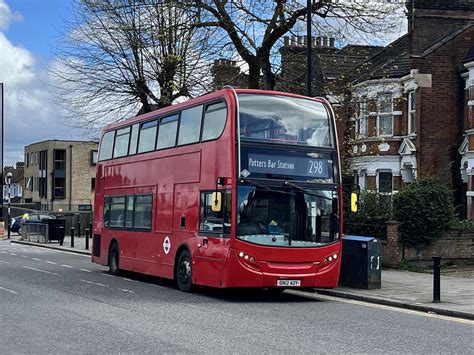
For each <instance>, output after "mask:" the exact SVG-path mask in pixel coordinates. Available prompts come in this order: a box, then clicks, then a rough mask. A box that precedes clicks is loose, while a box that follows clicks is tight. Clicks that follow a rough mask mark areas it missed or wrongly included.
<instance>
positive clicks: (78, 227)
mask: <svg viewBox="0 0 474 355" xmlns="http://www.w3.org/2000/svg"><path fill="white" fill-rule="evenodd" d="M77 237H78V238H80V237H81V221H77Z"/></svg>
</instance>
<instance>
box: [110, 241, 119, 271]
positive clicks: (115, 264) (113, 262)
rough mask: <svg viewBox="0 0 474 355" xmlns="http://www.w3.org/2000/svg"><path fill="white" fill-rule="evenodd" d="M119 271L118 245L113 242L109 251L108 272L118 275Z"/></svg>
mask: <svg viewBox="0 0 474 355" xmlns="http://www.w3.org/2000/svg"><path fill="white" fill-rule="evenodd" d="M119 271H120V268H119V247H118V245H117V243H114V244H113V245H112V247H111V248H110V251H109V274H111V275H118V274H119Z"/></svg>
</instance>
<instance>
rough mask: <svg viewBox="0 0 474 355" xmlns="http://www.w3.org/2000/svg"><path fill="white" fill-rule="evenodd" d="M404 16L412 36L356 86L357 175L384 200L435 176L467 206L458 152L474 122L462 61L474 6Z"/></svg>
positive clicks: (437, 2) (435, 0)
mask: <svg viewBox="0 0 474 355" xmlns="http://www.w3.org/2000/svg"><path fill="white" fill-rule="evenodd" d="M407 9H408V15H407V16H408V26H409V28H408V33H407V34H406V35H404V36H402V37H401V38H399V39H397V40H396V41H394V42H393V43H391V44H390V45H388V46H387V47H385V48H383V49H382V50H381V51H379V52H378V53H377V54H376V55H375V56H373V57H372V58H370V59H369V60H368V61H367V62H365V63H364V64H363V65H365V66H366V68H370V69H368V70H365V71H360V72H356V76H355V78H354V77H353V78H354V79H353V80H352V90H351V91H352V92H351V94H352V98H351V100H352V104H353V107H355V108H356V110H355V111H356V112H355V115H354V116H353V117H354V119H353V121H354V123H355V126H356V129H355V131H356V136H355V144H354V145H353V147H352V152H353V158H352V160H351V162H352V167H353V169H354V174H355V177H356V179H357V180H358V181H359V183H360V185H361V186H363V187H364V188H366V189H368V190H377V191H379V192H387V193H391V192H393V191H397V190H398V189H399V187H400V186H401V184H403V183H410V182H412V181H414V180H415V179H416V178H418V177H422V176H428V175H436V176H438V177H440V178H441V179H442V180H444V181H445V182H446V183H447V184H448V185H450V186H451V187H453V188H454V190H455V198H456V204H457V205H464V206H467V201H466V189H467V186H466V184H465V183H466V182H467V178H466V173H464V172H463V170H462V166H461V160H462V154H463V149H466V147H464V148H463V147H461V148H460V146H461V145H462V142H463V135H469V128H468V122H469V117H468V116H469V114H471V115H472V112H470V113H469V111H468V110H467V105H468V104H469V99H468V97H467V94H466V89H467V86H466V82H468V80H467V78H468V77H469V75H468V74H467V68H466V63H465V62H466V58H467V55H468V53H470V50H471V47H472V46H473V44H474V0H467V1H466V0H450V1H447V0H431V1H426V0H410V1H408V2H407ZM467 65H469V63H467ZM473 74H474V72H473ZM471 111H472V109H471ZM471 120H472V117H471ZM463 121H465V122H466V123H463ZM473 128H474V127H473ZM473 147H474V146H473ZM464 151H465V150H464ZM465 152H467V151H465ZM460 153H461V154H460ZM467 154H468V155H469V153H467ZM464 159H466V158H464ZM465 168H466V166H465ZM460 169H461V170H460ZM465 170H466V171H467V174H470V173H471V172H470V170H469V169H465ZM472 174H473V175H474V171H473V172H472ZM463 175H464V179H463ZM463 180H464V181H463ZM471 185H472V184H471ZM469 188H470V189H472V187H471V186H470V187H469ZM469 196H470V193H468V197H469ZM466 212H467V211H466ZM466 216H467V217H470V218H472V212H467V214H466Z"/></svg>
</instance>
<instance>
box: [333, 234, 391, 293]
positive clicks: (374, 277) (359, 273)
mask: <svg viewBox="0 0 474 355" xmlns="http://www.w3.org/2000/svg"><path fill="white" fill-rule="evenodd" d="M381 254H382V247H381V243H380V241H379V240H377V239H376V238H373V237H362V236H356V235H346V236H344V237H343V238H342V259H341V275H340V278H339V282H340V283H341V284H342V285H345V286H349V287H355V288H363V289H374V288H381V287H382V282H381V281H382V260H381Z"/></svg>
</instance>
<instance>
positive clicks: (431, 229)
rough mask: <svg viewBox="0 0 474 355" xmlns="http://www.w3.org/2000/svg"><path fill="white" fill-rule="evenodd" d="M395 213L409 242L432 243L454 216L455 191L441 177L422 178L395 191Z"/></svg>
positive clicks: (402, 236) (401, 232)
mask: <svg viewBox="0 0 474 355" xmlns="http://www.w3.org/2000/svg"><path fill="white" fill-rule="evenodd" d="M393 214H394V217H395V219H396V220H397V221H399V222H400V234H401V240H402V242H403V243H404V244H405V245H407V246H418V245H425V244H429V243H430V242H431V241H432V240H434V239H436V238H438V237H439V236H440V235H441V234H442V233H443V232H444V231H445V230H447V229H448V228H449V226H450V224H451V222H452V221H453V220H454V207H453V201H452V193H451V191H450V190H449V188H448V187H447V186H446V185H445V184H443V183H442V182H441V180H439V179H438V178H435V177H427V178H422V179H419V180H418V181H416V182H414V183H412V184H410V185H407V186H405V187H403V188H402V189H401V190H400V191H399V192H398V193H397V194H396V195H395V197H394V201H393Z"/></svg>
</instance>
